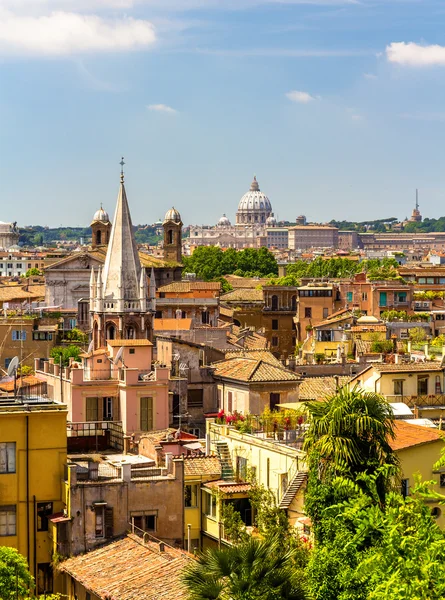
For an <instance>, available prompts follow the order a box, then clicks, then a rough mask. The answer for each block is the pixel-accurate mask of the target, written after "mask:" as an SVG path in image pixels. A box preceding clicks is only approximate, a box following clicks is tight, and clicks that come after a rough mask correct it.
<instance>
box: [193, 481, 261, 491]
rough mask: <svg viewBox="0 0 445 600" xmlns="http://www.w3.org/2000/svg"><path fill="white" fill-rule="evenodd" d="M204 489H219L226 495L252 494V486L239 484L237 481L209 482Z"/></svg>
mask: <svg viewBox="0 0 445 600" xmlns="http://www.w3.org/2000/svg"><path fill="white" fill-rule="evenodd" d="M203 487H206V488H210V489H215V488H218V490H219V491H220V492H223V493H224V494H239V493H244V494H246V493H247V492H250V490H251V488H252V486H251V485H250V483H243V482H241V483H238V482H236V481H226V480H225V479H219V480H218V481H208V482H207V483H204V485H203Z"/></svg>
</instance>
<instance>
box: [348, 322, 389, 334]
mask: <svg viewBox="0 0 445 600" xmlns="http://www.w3.org/2000/svg"><path fill="white" fill-rule="evenodd" d="M351 331H353V332H354V333H355V332H361V331H372V332H374V331H386V325H373V324H372V323H370V324H369V325H354V327H351Z"/></svg>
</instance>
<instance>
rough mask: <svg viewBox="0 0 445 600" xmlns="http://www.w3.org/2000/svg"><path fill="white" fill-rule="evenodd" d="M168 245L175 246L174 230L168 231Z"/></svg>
mask: <svg viewBox="0 0 445 600" xmlns="http://www.w3.org/2000/svg"><path fill="white" fill-rule="evenodd" d="M167 244H173V229H169V230H168V231H167Z"/></svg>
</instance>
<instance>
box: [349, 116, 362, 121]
mask: <svg viewBox="0 0 445 600" xmlns="http://www.w3.org/2000/svg"><path fill="white" fill-rule="evenodd" d="M351 119H352V120H353V121H355V122H357V121H363V117H362V115H351Z"/></svg>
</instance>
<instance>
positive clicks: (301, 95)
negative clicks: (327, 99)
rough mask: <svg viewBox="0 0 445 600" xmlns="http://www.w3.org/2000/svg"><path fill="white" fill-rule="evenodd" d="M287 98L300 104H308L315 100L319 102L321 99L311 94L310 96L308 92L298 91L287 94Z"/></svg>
mask: <svg viewBox="0 0 445 600" xmlns="http://www.w3.org/2000/svg"><path fill="white" fill-rule="evenodd" d="M286 98H288V99H289V100H291V101H292V102H298V103H299V104H308V103H309V102H313V101H314V100H317V99H318V100H319V97H315V96H311V94H308V93H307V92H299V91H298V90H292V91H291V92H287V94H286Z"/></svg>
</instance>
